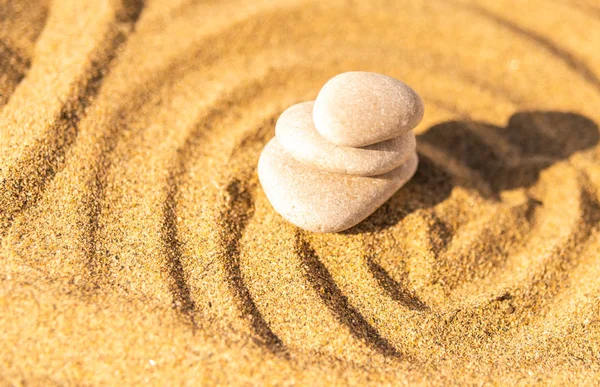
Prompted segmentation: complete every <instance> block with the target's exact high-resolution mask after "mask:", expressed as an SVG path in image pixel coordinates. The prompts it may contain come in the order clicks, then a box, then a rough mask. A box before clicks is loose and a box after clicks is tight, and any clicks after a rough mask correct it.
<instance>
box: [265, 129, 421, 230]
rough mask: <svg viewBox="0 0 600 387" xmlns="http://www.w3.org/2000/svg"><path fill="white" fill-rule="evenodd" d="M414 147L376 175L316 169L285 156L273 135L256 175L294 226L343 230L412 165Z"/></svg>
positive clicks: (411, 170) (363, 215) (411, 169)
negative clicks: (404, 158)
mask: <svg viewBox="0 0 600 387" xmlns="http://www.w3.org/2000/svg"><path fill="white" fill-rule="evenodd" d="M417 165H418V157H417V154H416V152H415V153H413V154H412V155H411V156H410V157H409V158H408V160H407V161H406V162H405V163H404V164H402V165H401V166H399V167H398V168H396V169H393V170H391V171H389V172H387V173H385V174H382V175H377V176H369V177H365V176H352V175H344V174H338V173H332V172H325V171H320V170H318V169H314V167H311V166H307V165H305V164H302V163H299V162H298V161H296V160H295V159H294V158H293V157H291V156H289V155H288V154H287V152H286V151H285V150H284V149H283V147H282V146H281V144H279V142H278V141H277V139H276V138H273V139H272V140H271V141H270V142H269V143H268V144H267V145H266V146H265V148H264V149H263V151H262V153H261V155H260V160H259V161H258V179H259V180H260V183H261V185H262V187H263V190H264V192H265V194H266V196H267V198H268V199H269V201H270V202H271V205H272V206H273V208H274V209H275V211H276V212H278V213H279V214H280V215H281V216H283V217H284V218H285V219H287V220H288V221H289V222H291V223H293V224H295V225H296V226H298V227H300V228H303V229H305V230H308V231H313V232H338V231H343V230H346V229H348V228H350V227H352V226H354V225H356V224H358V223H359V222H361V221H362V220H363V219H365V218H366V217H367V216H369V215H371V214H372V213H373V212H374V211H375V210H376V209H377V208H379V206H381V205H382V204H383V203H385V202H386V201H387V200H388V199H389V198H390V197H391V196H392V195H393V194H394V192H396V191H397V190H398V189H399V188H400V187H402V186H403V185H404V184H405V183H406V182H407V181H408V180H410V178H411V177H412V176H413V175H414V173H415V171H416V170H417Z"/></svg>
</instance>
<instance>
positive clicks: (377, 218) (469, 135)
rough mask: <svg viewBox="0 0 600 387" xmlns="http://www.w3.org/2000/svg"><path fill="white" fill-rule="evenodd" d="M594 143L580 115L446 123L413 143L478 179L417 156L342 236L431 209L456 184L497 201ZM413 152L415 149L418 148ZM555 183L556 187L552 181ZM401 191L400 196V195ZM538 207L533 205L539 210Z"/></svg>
mask: <svg viewBox="0 0 600 387" xmlns="http://www.w3.org/2000/svg"><path fill="white" fill-rule="evenodd" d="M485 136H494V137H496V138H499V139H500V140H501V142H503V143H504V147H503V149H504V151H503V152H502V151H500V149H499V148H500V147H499V146H498V147H494V146H491V145H489V144H493V143H494V141H488V142H486V141H485ZM599 139H600V135H599V133H598V125H597V124H596V123H595V122H593V121H592V120H590V119H589V118H586V117H584V116H582V115H579V114H575V113H567V112H557V111H531V112H519V113H516V114H514V115H513V116H511V117H510V120H509V122H508V125H507V126H506V127H505V128H501V127H496V126H493V125H488V124H484V123H480V122H470V121H449V122H444V123H441V124H438V125H435V126H432V127H431V128H429V130H427V131H426V132H425V133H423V134H421V135H419V136H418V137H417V144H420V146H424V145H425V146H427V147H430V148H435V149H436V150H439V151H440V152H441V153H443V154H446V155H448V156H449V157H451V158H452V159H454V160H455V161H456V162H457V163H458V164H460V165H461V166H463V167H466V168H467V169H469V170H470V171H473V172H475V174H476V175H478V176H479V177H480V179H482V181H483V183H484V184H485V185H486V186H485V187H482V186H481V183H482V182H473V184H472V185H471V184H470V182H469V181H464V178H462V181H461V179H458V178H455V177H453V176H452V175H451V173H450V172H448V170H447V168H446V166H445V165H443V164H444V160H433V159H431V158H429V157H427V156H426V155H424V154H423V153H422V152H419V168H418V170H417V172H416V173H415V176H414V177H413V178H412V180H411V181H410V182H408V183H407V184H406V185H405V186H404V187H403V188H402V189H401V190H400V191H399V193H396V194H395V195H394V196H396V195H400V194H401V195H404V197H406V198H409V200H405V201H399V200H394V197H392V198H391V199H390V200H388V201H387V202H386V203H385V204H384V205H383V206H382V207H381V208H379V209H378V210H377V211H375V213H373V214H372V215H371V216H370V217H368V218H367V219H365V220H364V221H363V222H361V223H359V224H358V225H356V226H354V227H352V228H351V229H349V230H347V231H345V232H344V233H347V234H361V233H369V232H377V231H380V230H384V229H386V228H389V227H391V226H394V225H395V224H397V223H398V222H400V221H401V220H402V219H403V218H404V217H405V216H407V215H408V214H410V213H412V212H414V211H416V210H419V209H424V208H429V207H432V206H435V205H436V204H438V203H440V202H442V201H443V200H445V199H446V198H447V197H448V196H449V195H450V193H451V192H452V189H453V188H454V187H455V186H457V185H464V184H466V185H468V186H469V188H475V189H478V192H479V193H480V194H481V195H482V196H483V197H485V198H487V199H491V200H498V195H499V193H500V192H502V191H504V190H511V189H516V188H527V187H531V186H532V185H534V184H535V183H536V182H537V181H538V178H539V176H540V173H541V172H542V171H543V170H544V169H546V168H548V167H550V166H551V165H553V164H554V163H556V162H559V161H561V160H564V159H566V158H568V157H570V156H571V155H572V154H573V153H575V152H577V151H581V150H584V149H588V148H592V147H594V146H595V145H596V144H597V143H598V140H599ZM418 147H419V145H418ZM556 183H557V184H560V182H556ZM400 192H401V193H400ZM541 204H543V203H536V205H541Z"/></svg>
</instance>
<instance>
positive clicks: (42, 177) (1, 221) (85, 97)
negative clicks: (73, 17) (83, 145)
mask: <svg viewBox="0 0 600 387" xmlns="http://www.w3.org/2000/svg"><path fill="white" fill-rule="evenodd" d="M122 6H123V8H122V9H120V10H118V11H117V14H116V15H115V21H114V25H113V26H112V28H110V29H109V31H108V33H107V35H106V36H105V37H104V38H103V39H102V41H101V42H102V43H101V44H100V45H99V46H98V47H96V49H95V50H94V52H92V53H91V57H90V59H89V62H88V64H87V66H86V70H85V71H84V72H83V75H82V77H81V78H80V79H78V80H76V81H75V87H74V92H73V93H72V94H71V95H70V96H69V99H68V100H66V101H64V102H63V103H62V108H61V109H60V111H59V113H58V115H57V116H56V117H54V118H53V119H52V121H51V122H50V124H49V128H48V134H47V135H46V137H47V144H46V147H38V148H37V149H36V148H34V149H32V151H31V152H30V153H29V154H28V155H26V156H25V157H24V158H22V159H20V160H18V162H16V163H15V164H13V165H11V171H9V172H8V174H7V175H8V176H15V177H14V178H9V180H3V182H2V186H1V188H0V192H1V193H2V194H3V196H4V200H3V202H2V213H1V216H0V232H5V231H6V229H7V228H9V227H10V225H11V223H12V220H13V218H14V217H15V216H16V215H17V214H18V213H19V212H21V211H23V210H24V209H26V208H27V207H29V206H31V205H33V204H35V202H36V201H37V200H38V199H39V196H40V195H41V193H42V192H43V190H44V186H45V185H46V183H47V182H48V181H49V180H52V179H53V178H54V176H55V175H56V172H57V171H58V170H59V169H60V168H61V165H62V164H63V161H64V156H65V153H66V152H67V150H68V149H69V148H70V146H71V145H72V144H73V143H74V142H75V140H76V138H77V133H78V126H79V123H80V121H81V120H82V118H83V117H84V116H85V114H86V110H87V108H88V107H89V106H90V104H91V103H93V101H94V99H95V98H96V96H97V94H98V92H99V91H100V87H101V86H102V81H103V79H104V77H105V75H106V73H107V72H108V71H110V65H111V63H112V62H113V60H114V59H115V57H116V56H117V54H118V49H119V47H120V46H121V45H122V44H123V43H124V42H125V41H126V39H127V37H128V35H129V32H130V31H127V29H126V28H123V27H122V26H120V25H119V24H129V25H131V26H133V25H134V24H135V23H136V21H137V19H138V18H139V16H140V14H141V12H142V9H143V2H142V1H141V0H124V1H123V3H122ZM42 152H43V154H42Z"/></svg>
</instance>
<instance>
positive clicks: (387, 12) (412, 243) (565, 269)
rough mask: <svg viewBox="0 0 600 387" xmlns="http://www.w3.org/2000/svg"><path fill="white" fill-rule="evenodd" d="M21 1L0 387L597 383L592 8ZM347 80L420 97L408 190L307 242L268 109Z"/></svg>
mask: <svg viewBox="0 0 600 387" xmlns="http://www.w3.org/2000/svg"><path fill="white" fill-rule="evenodd" d="M13 3H14V4H16V5H17V6H15V7H13V8H14V9H13V8H11V9H10V12H12V13H11V14H10V17H8V18H6V19H2V20H0V23H2V24H3V26H4V25H6V26H8V27H7V28H2V29H1V30H0V31H1V33H2V34H1V35H0V53H2V55H0V68H1V69H3V71H2V75H1V76H0V80H1V82H0V90H1V92H2V97H1V98H0V104H1V106H0V136H1V137H2V138H1V141H0V156H1V157H0V231H1V235H2V236H1V238H2V248H1V250H0V254H1V256H0V259H1V260H2V265H1V269H0V284H1V287H0V328H1V329H0V341H1V342H2V343H3V346H2V348H1V349H0V368H2V378H5V379H7V380H9V383H11V382H14V384H17V383H30V384H49V383H51V382H54V383H56V384H69V383H70V384H82V383H90V384H122V383H128V384H142V383H148V382H151V383H156V384H166V383H167V381H168V382H169V383H170V384H183V383H194V382H203V383H204V384H215V383H220V384H227V383H237V384H241V383H252V384H265V383H267V384H268V383H270V384H284V383H291V382H296V383H298V384H307V385H314V384H315V383H322V384H328V385H330V384H333V383H344V382H345V383H357V384H367V383H385V382H387V383H398V384H401V383H408V382H425V383H427V384H445V385H450V384H485V383H491V384H495V383H496V384H497V383H507V384H516V383H523V384H536V383H538V384H552V383H558V384H560V383H563V384H582V383H584V382H585V381H589V380H594V379H593V378H597V374H595V373H597V371H596V369H597V367H596V366H597V363H598V357H597V355H598V353H597V343H598V342H599V341H600V324H599V323H598V321H600V315H599V310H600V309H599V308H598V305H599V302H598V296H599V295H600V284H599V283H598V281H597V278H598V275H599V274H600V273H599V271H600V264H599V261H598V259H599V258H600V257H599V256H598V253H597V252H598V251H600V237H599V232H598V224H599V223H600V202H599V200H600V196H599V189H600V172H599V165H600V150H599V145H598V140H599V134H598V122H600V115H599V114H598V111H597V106H600V80H599V75H598V74H600V67H599V65H598V63H600V60H599V58H598V55H599V54H598V50H597V49H596V48H597V42H598V41H599V40H600V36H598V32H597V31H600V28H599V27H600V18H599V17H598V16H597V15H598V14H599V12H600V11H599V10H598V7H595V6H592V5H588V3H586V2H583V1H579V0H572V1H567V0H565V1H562V0H556V1H553V2H552V7H548V6H547V2H546V1H544V0H534V1H530V2H517V1H512V0H503V1H500V2H498V1H493V0H485V1H475V0H473V1H470V0H466V1H461V2H447V1H441V0H440V1H428V0H415V1H402V2H386V1H381V2H379V1H375V2H373V1H355V2H352V5H351V6H350V5H349V3H347V2H345V1H339V2H338V1H334V2H328V3H327V4H323V3H322V2H310V1H282V2H277V4H274V3H273V2H266V1H253V2H252V5H248V2H242V1H230V2H218V3H215V2H194V1H178V2H173V1H160V0H159V1H153V2H147V3H142V2H138V1H135V0H123V1H111V2H108V1H106V2H105V1H90V2H79V1H56V2H53V3H52V4H51V5H48V4H46V3H45V2H43V1H40V2H39V4H36V7H35V10H38V9H44V10H47V12H46V11H44V12H42V13H39V12H35V11H32V9H30V8H28V7H25V6H24V5H25V3H26V2H22V3H23V4H22V5H23V6H18V5H19V4H20V3H21V2H20V1H15V2H13ZM525 3H526V4H525ZM48 7H50V8H48ZM46 15H47V16H46ZM10 23H12V24H10ZM30 26H35V28H33V29H32V30H35V31H33V32H30V33H28V34H23V32H22V31H24V30H25V29H26V28H30ZM490 42H493V44H490ZM6 53H10V54H6ZM5 69H6V70H5ZM58 70H60V71H58ZM349 70H362V71H374V72H379V73H385V74H389V75H390V76H393V77H396V78H399V79H402V80H403V81H405V82H406V83H407V84H410V85H415V87H417V85H418V87H417V88H418V90H419V94H420V95H421V96H422V97H423V101H424V103H425V105H426V111H427V114H426V116H425V118H424V121H423V122H422V123H421V124H420V125H419V126H418V127H417V128H416V133H417V141H418V144H419V145H418V147H417V150H418V153H419V160H420V166H419V169H418V171H417V173H416V175H415V177H414V178H413V179H412V180H411V182H409V183H408V184H407V185H406V186H405V187H404V188H403V189H402V190H401V191H399V192H398V193H397V194H396V195H394V196H393V197H392V198H391V199H390V201H388V202H387V204H385V205H384V206H383V207H382V208H381V209H379V210H378V211H377V212H376V213H375V214H373V215H372V216H371V217H369V218H368V219H367V220H366V221H365V222H363V223H362V224H360V225H358V226H357V227H355V228H353V229H351V230H349V231H348V232H345V233H342V234H335V235H311V234H307V233H304V232H300V231H299V230H297V229H295V228H294V227H292V226H290V225H289V224H287V223H286V222H285V221H283V220H282V219H281V218H280V217H278V216H277V215H276V214H275V213H274V212H273V211H272V209H271V208H270V206H269V205H268V202H267V200H266V198H265V196H264V193H263V192H262V191H261V189H260V186H259V185H258V184H257V178H256V171H255V168H256V163H257V160H258V156H259V154H260V150H261V149H262V148H263V146H264V145H265V143H266V141H268V139H269V138H271V137H273V133H274V127H275V120H276V118H277V117H278V116H279V114H281V112H282V111H283V109H285V107H286V106H290V105H292V104H293V103H297V102H299V101H302V100H310V99H314V98H315V96H316V93H317V92H318V90H319V88H320V86H321V85H322V84H323V83H324V82H325V81H326V80H327V79H329V78H331V76H333V75H334V74H337V73H340V72H343V71H349ZM15 349H17V350H15Z"/></svg>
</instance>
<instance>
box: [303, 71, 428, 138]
mask: <svg viewBox="0 0 600 387" xmlns="http://www.w3.org/2000/svg"><path fill="white" fill-rule="evenodd" d="M422 118H423V102H422V101H421V98H419V96H418V95H417V93H415V92H414V90H413V89H411V88H410V87H409V86H407V85H405V84H404V83H402V82H400V81H399V80H397V79H394V78H391V77H388V76H385V75H382V74H377V73H369V72H364V71H352V72H347V73H342V74H339V75H336V76H335V77H333V78H331V79H330V80H329V81H328V82H327V83H326V84H325V86H323V88H322V89H321V91H320V92H319V95H318V96H317V99H316V101H315V105H314V110H313V119H314V123H315V127H316V128H317V130H318V131H319V133H320V134H321V136H323V137H324V138H325V139H327V140H329V141H330V142H332V143H334V144H337V145H342V146H350V147H360V146H366V145H371V144H375V143H377V142H380V141H384V140H388V139H390V138H393V137H397V136H400V135H402V134H404V133H406V132H407V131H409V130H410V129H412V128H414V127H415V126H417V125H418V124H419V122H421V119H422Z"/></svg>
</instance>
